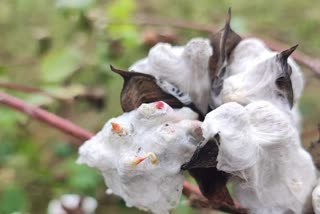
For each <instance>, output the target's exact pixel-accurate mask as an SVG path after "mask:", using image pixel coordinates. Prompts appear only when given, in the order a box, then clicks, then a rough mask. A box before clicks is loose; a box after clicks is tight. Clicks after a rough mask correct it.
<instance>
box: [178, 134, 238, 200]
mask: <svg viewBox="0 0 320 214" xmlns="http://www.w3.org/2000/svg"><path fill="white" fill-rule="evenodd" d="M218 144H219V135H216V136H215V138H214V139H212V140H210V141H208V142H206V144H205V145H201V144H199V146H198V148H197V150H196V151H195V152H194V154H193V156H192V157H191V159H190V161H189V162H187V163H185V164H183V165H182V166H181V169H182V170H189V173H190V175H191V176H192V177H193V178H194V179H195V180H196V181H197V183H198V185H199V188H200V190H201V192H202V194H203V195H204V196H205V197H206V198H207V199H208V200H209V201H211V202H213V203H215V204H221V203H222V202H224V203H226V204H228V205H234V203H233V200H232V197H231V195H230V194H229V192H228V189H227V186H226V184H227V182H228V178H229V176H228V174H227V173H225V172H222V171H219V170H218V169H217V168H216V165H217V155H218V152H219V148H218Z"/></svg>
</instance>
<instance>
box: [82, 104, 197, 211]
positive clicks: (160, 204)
mask: <svg viewBox="0 0 320 214" xmlns="http://www.w3.org/2000/svg"><path fill="white" fill-rule="evenodd" d="M195 118H197V114H196V113H194V112H192V111H191V110H189V109H187V108H182V109H178V110H175V109H172V108H171V107H170V106H169V105H167V104H166V103H164V102H161V101H158V102H155V103H150V104H142V105H141V106H140V107H139V108H138V109H136V110H134V111H131V112H129V113H124V114H123V115H121V116H119V117H116V118H112V119H111V120H110V121H108V122H107V123H106V125H105V126H104V128H103V129H102V130H101V131H100V132H99V133H98V134H97V135H96V136H94V137H93V138H92V139H90V140H88V141H87V142H85V143H84V144H83V145H82V146H81V147H80V149H79V154H80V156H79V159H78V162H79V163H85V164H87V165H89V166H91V167H94V168H97V169H99V170H100V171H101V172H102V174H103V177H104V180H105V183H106V185H107V186H108V188H109V189H111V190H112V192H113V193H114V194H116V195H118V196H120V197H122V198H123V199H124V200H125V202H126V204H127V205H128V206H135V207H138V208H140V209H143V210H147V211H151V212H153V213H157V214H158V213H159V214H162V213H168V212H169V210H171V209H173V208H174V207H175V206H176V205H177V203H178V202H179V198H180V195H181V191H182V184H183V180H184V177H183V172H181V171H180V166H181V165H182V164H183V163H184V162H186V161H187V160H189V159H190V157H191V156H192V154H193V153H194V151H195V149H196V146H197V144H198V142H199V141H200V140H201V138H202V133H201V131H199V130H200V126H201V122H199V121H196V120H193V119H195ZM114 123H115V124H117V125H113V124H114Z"/></svg>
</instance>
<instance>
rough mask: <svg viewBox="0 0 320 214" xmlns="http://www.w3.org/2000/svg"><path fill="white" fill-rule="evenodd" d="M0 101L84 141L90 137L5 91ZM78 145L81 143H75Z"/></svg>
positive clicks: (80, 129)
mask: <svg viewBox="0 0 320 214" xmlns="http://www.w3.org/2000/svg"><path fill="white" fill-rule="evenodd" d="M0 102H1V103H2V104H4V105H6V106H8V107H10V108H13V109H16V110H17V111H20V112H23V113H25V114H27V115H29V116H31V117H32V118H35V119H37V120H39V121H42V122H44V123H47V124H48V125H50V126H52V127H54V128H56V129H58V130H60V131H62V132H64V133H66V134H68V135H71V136H73V137H75V138H78V139H79V140H82V141H85V140H88V139H90V138H91V137H92V136H93V134H92V133H90V132H89V131H86V130H84V129H82V128H80V127H79V126H77V125H75V124H73V123H72V122H70V121H68V120H65V119H63V118H61V117H58V116H57V115H55V114H52V113H50V112H48V111H45V110H43V109H41V108H39V107H36V106H33V105H30V104H28V103H26V102H24V101H22V100H20V99H18V98H16V97H13V96H11V95H9V94H7V93H4V92H0ZM77 144H78V145H80V144H81V143H77Z"/></svg>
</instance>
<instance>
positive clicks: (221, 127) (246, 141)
mask: <svg viewBox="0 0 320 214" xmlns="http://www.w3.org/2000/svg"><path fill="white" fill-rule="evenodd" d="M201 127H202V131H203V136H204V138H205V139H206V140H210V139H211V138H213V137H215V136H216V135H218V136H219V138H217V139H219V142H218V147H219V153H218V156H217V162H218V163H217V168H218V169H219V170H221V171H225V172H228V173H231V174H234V175H235V177H234V183H235V197H236V198H237V200H238V201H239V202H240V204H241V205H242V206H243V207H246V208H249V210H250V212H251V213H259V214H260V213H275V214H277V213H279V214H280V213H286V212H287V211H292V212H293V213H302V212H303V207H304V203H305V201H306V199H307V196H308V194H310V193H311V190H312V187H313V185H314V183H315V180H316V170H315V167H314V164H313V162H312V159H311V156H310V155H309V153H307V152H306V151H305V150H304V149H303V147H302V146H301V145H300V139H299V134H298V132H297V130H296V128H295V127H294V126H293V125H292V123H291V121H290V119H289V118H288V116H287V115H286V114H285V113H283V112H282V111H281V110H279V109H278V108H277V107H275V106H274V105H272V104H271V103H269V102H265V101H257V102H252V103H250V104H248V105H247V106H245V107H244V106H242V105H240V104H237V103H234V102H230V103H226V104H223V105H222V106H220V107H218V108H217V109H215V110H213V111H211V112H210V113H209V114H207V116H206V118H205V120H204V122H203V124H202V126H201Z"/></svg>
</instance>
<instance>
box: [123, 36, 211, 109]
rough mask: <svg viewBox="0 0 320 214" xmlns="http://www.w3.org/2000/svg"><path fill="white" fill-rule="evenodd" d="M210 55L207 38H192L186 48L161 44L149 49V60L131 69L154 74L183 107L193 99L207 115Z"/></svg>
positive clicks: (144, 60) (139, 62) (161, 85)
mask: <svg viewBox="0 0 320 214" xmlns="http://www.w3.org/2000/svg"><path fill="white" fill-rule="evenodd" d="M211 55H212V48H211V46H210V44H209V40H206V39H200V38H196V39H192V40H191V41H189V42H188V43H187V44H186V46H185V47H173V46H171V45H170V44H166V43H159V44H157V45H156V46H154V47H153V48H152V49H151V50H150V52H149V55H148V58H146V59H142V60H140V61H138V62H136V63H135V64H134V65H132V66H131V67H130V68H129V70H132V71H137V72H142V73H146V74H151V75H153V76H154V77H156V78H157V79H158V80H159V81H158V82H157V83H158V84H159V86H160V87H161V88H162V89H163V90H165V91H166V92H167V93H170V94H172V95H173V96H175V97H177V98H178V99H179V100H180V101H181V102H183V103H184V104H189V103H190V101H189V100H188V99H187V98H188V96H190V98H191V102H193V103H194V104H195V106H196V107H197V108H198V109H199V110H200V111H201V112H202V113H206V112H207V109H208V102H209V93H210V87H211V83H210V82H211V81H210V78H209V57H210V56H211Z"/></svg>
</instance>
